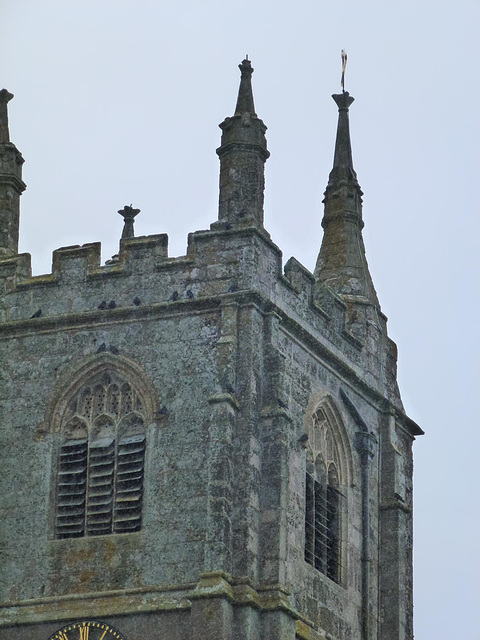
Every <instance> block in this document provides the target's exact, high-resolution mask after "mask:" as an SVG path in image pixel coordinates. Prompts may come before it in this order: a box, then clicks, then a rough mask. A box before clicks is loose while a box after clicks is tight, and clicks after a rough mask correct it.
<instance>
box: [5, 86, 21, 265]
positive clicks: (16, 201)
mask: <svg viewBox="0 0 480 640" xmlns="http://www.w3.org/2000/svg"><path fill="white" fill-rule="evenodd" d="M12 98H13V95H12V94H11V93H9V92H8V91H7V90H6V89H2V90H1V91H0V260H1V259H2V258H6V257H9V256H13V255H16V254H17V253H18V229H19V219H20V196H21V194H22V192H23V191H24V190H25V188H26V185H25V183H24V182H23V181H22V164H23V162H24V160H23V158H22V154H21V153H20V152H19V151H18V149H17V148H16V146H15V145H14V144H12V143H11V142H10V133H9V130H8V109H7V104H8V102H9V101H10V100H11V99H12Z"/></svg>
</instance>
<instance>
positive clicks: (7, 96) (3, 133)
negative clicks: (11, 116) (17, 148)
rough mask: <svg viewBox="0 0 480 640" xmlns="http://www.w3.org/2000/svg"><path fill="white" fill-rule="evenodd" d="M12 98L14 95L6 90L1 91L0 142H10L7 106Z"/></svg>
mask: <svg viewBox="0 0 480 640" xmlns="http://www.w3.org/2000/svg"><path fill="white" fill-rule="evenodd" d="M12 98H13V93H10V92H9V91H7V90H6V89H2V90H1V91H0V142H10V133H9V131H8V109H7V104H8V103H9V102H10V100H11V99H12Z"/></svg>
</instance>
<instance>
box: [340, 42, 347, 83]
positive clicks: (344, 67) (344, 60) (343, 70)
mask: <svg viewBox="0 0 480 640" xmlns="http://www.w3.org/2000/svg"><path fill="white" fill-rule="evenodd" d="M346 68H347V52H346V51H345V49H342V79H341V85H342V91H343V92H344V93H345V69H346Z"/></svg>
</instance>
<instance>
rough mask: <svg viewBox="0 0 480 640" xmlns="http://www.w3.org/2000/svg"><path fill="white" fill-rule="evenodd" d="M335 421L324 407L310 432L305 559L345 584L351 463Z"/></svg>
mask: <svg viewBox="0 0 480 640" xmlns="http://www.w3.org/2000/svg"><path fill="white" fill-rule="evenodd" d="M329 414H331V415H329ZM335 422H336V421H335V419H334V415H333V412H332V409H331V407H329V406H328V405H324V406H320V407H319V408H317V410H316V411H315V412H314V413H313V415H312V417H311V423H310V425H309V429H308V431H309V434H308V435H309V438H308V444H307V460H306V477H305V560H306V562H308V563H309V564H311V565H312V566H314V567H315V568H316V569H318V571H321V572H322V573H324V574H325V575H326V576H327V577H328V578H330V579H331V580H334V581H335V582H341V581H342V575H343V564H344V562H343V555H344V554H343V546H344V545H343V528H344V527H343V525H344V519H345V515H344V512H345V507H346V505H345V488H344V485H346V470H345V467H346V466H347V464H346V459H345V458H346V456H345V453H346V452H345V449H344V446H343V442H342V438H341V437H340V434H339V433H338V429H335V426H337V425H335Z"/></svg>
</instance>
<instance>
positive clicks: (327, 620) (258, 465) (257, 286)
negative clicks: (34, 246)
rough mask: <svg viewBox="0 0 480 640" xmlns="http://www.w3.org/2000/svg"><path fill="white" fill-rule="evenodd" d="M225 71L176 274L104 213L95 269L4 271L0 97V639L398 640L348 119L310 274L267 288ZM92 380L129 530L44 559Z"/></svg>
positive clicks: (379, 398)
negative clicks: (333, 534)
mask: <svg viewBox="0 0 480 640" xmlns="http://www.w3.org/2000/svg"><path fill="white" fill-rule="evenodd" d="M240 69H241V73H242V79H241V85H240V91H239V97H238V102H237V107H236V110H235V114H234V116H233V117H232V118H227V119H226V120H225V122H224V123H222V125H220V126H221V128H222V131H223V135H222V144H221V146H220V148H219V149H218V154H219V156H220V161H221V176H220V213H219V220H218V221H216V222H214V223H213V224H212V226H211V229H210V230H206V231H197V232H195V233H192V234H190V236H189V240H188V250H187V254H186V256H184V257H180V258H169V257H168V239H167V236H166V235H154V236H147V237H133V217H134V215H136V213H133V212H135V211H136V210H133V209H132V210H129V211H127V209H128V208H126V209H125V210H123V212H120V213H122V215H124V216H125V219H126V224H129V225H130V226H129V227H128V229H127V230H126V232H125V233H124V235H123V238H122V240H121V242H120V250H119V254H118V256H116V257H115V259H113V260H112V261H110V262H109V263H108V264H106V265H103V266H102V265H101V264H100V245H99V244H88V245H84V246H73V247H64V248H61V249H58V250H57V251H55V252H54V255H53V269H52V273H51V274H48V275H43V276H35V277H32V275H31V266H30V256H29V255H28V254H21V255H18V253H17V251H18V249H17V244H16V242H17V239H18V207H17V205H16V204H15V203H16V202H17V200H18V196H19V194H20V192H21V190H22V189H23V188H24V185H23V183H22V182H21V177H20V173H19V171H20V167H21V162H22V160H21V156H20V154H19V153H18V151H16V149H15V147H14V146H13V145H12V144H11V143H10V142H9V138H8V135H7V134H6V133H5V132H8V123H7V120H6V99H5V96H6V94H2V95H3V96H4V98H2V100H3V101H4V104H5V113H4V115H3V116H2V114H0V117H1V118H3V119H0V126H1V129H0V132H3V134H2V135H1V137H0V158H1V157H7V158H8V157H10V156H11V158H12V159H13V160H12V162H11V163H9V162H7V163H6V164H5V163H4V165H2V166H3V169H2V171H3V173H2V174H1V175H0V189H3V190H4V191H2V192H1V193H0V199H1V201H2V202H3V203H5V202H7V201H8V202H13V204H10V205H8V202H7V205H8V206H7V205H6V204H4V205H2V209H1V216H2V217H1V229H0V232H1V233H0V244H1V245H2V246H1V247H0V253H1V252H3V256H1V255H0V292H1V297H0V359H1V367H0V410H1V415H0V452H1V453H0V455H1V458H2V460H1V469H2V473H1V475H0V478H1V481H0V482H1V490H0V500H1V508H0V518H1V525H0V527H1V529H0V530H1V547H0V554H1V556H0V601H1V605H0V607H1V608H0V639H1V640H20V639H21V640H34V639H35V640H42V639H45V640H47V639H48V638H49V637H50V636H51V635H52V634H54V632H56V631H57V630H58V629H60V628H61V627H63V626H65V625H66V624H67V623H69V622H71V621H77V620H87V619H88V620H101V621H103V622H106V623H109V624H111V625H113V626H114V627H115V628H117V629H118V630H119V631H120V633H121V634H122V635H123V636H124V637H125V639H126V640H140V639H142V640H143V639H144V638H152V639H154V638H155V639H156V638H158V639H160V638H169V639H170V640H186V639H187V638H192V637H194V638H196V640H213V639H219V640H220V639H222V640H294V639H295V638H302V639H303V640H327V639H329V640H411V639H412V637H413V632H412V557H411V549H412V451H411V448H412V442H413V440H414V436H416V435H419V434H421V433H422V431H421V429H420V428H419V427H418V426H417V425H416V424H415V423H414V422H413V421H412V420H411V419H410V418H408V417H407V416H406V414H405V412H404V409H403V406H402V402H401V399H400V395H399V391H398V388H397V383H396V347H395V345H394V343H393V342H392V341H391V340H390V339H389V338H388V336H387V331H386V318H385V316H384V315H383V314H382V312H381V310H380V305H379V303H378V299H377V296H376V293H375V289H374V287H373V283H372V280H371V277H370V274H369V272H368V267H367V263H366V259H365V252H364V247H363V241H362V237H361V229H362V226H363V222H362V210H361V195H362V193H361V191H360V187H359V185H358V182H357V178H356V174H355V172H354V170H353V164H352V154H351V149H350V135H349V130H348V107H349V105H350V104H351V102H352V101H353V98H351V97H350V96H349V95H348V93H343V94H341V95H338V96H334V99H335V101H336V103H337V105H338V107H339V111H340V115H339V127H338V133H337V142H336V151H335V160H334V168H333V170H332V173H331V175H330V180H329V184H328V187H327V191H326V195H325V218H324V222H323V226H324V228H325V236H324V242H323V245H322V249H321V251H320V255H319V259H318V263H317V267H316V270H315V275H312V274H311V273H310V272H309V271H308V270H307V269H305V267H303V266H302V265H301V264H300V263H299V262H298V261H297V260H295V258H291V259H290V260H289V261H288V262H287V263H286V265H285V267H284V268H282V254H281V252H280V250H279V248H278V247H277V246H276V245H275V244H274V243H273V242H272V241H271V239H270V236H269V234H268V233H267V231H266V230H265V228H264V226H263V185H264V176H263V171H264V162H265V160H266V159H267V158H268V155H269V153H268V151H267V147H266V141H265V131H266V127H265V125H264V124H263V123H262V121H261V120H259V119H258V117H257V116H256V114H255V110H254V106H253V94H252V89H251V74H252V71H253V69H252V68H251V64H250V62H249V61H248V60H245V61H243V63H242V64H241V65H240ZM8 96H10V94H8ZM8 96H7V98H8V99H10V98H9V97H8ZM0 106H1V104H0ZM2 154H3V155H2ZM2 185H3V186H2ZM10 192H11V193H10ZM12 194H13V195H12ZM9 198H10V199H9ZM16 199H17V200H16ZM109 372H110V373H112V374H115V375H118V376H123V379H126V380H128V381H129V383H130V384H131V386H132V388H133V389H134V391H135V393H136V394H137V396H138V397H139V398H141V402H142V412H143V414H142V415H143V416H144V419H145V439H146V444H145V462H144V484H143V511H142V523H141V528H140V530H136V531H133V532H131V533H121V534H120V533H116V534H115V533H111V534H108V535H85V536H80V537H71V538H65V539H59V538H58V536H56V533H55V531H56V529H55V527H56V509H57V507H56V504H57V485H58V481H57V478H58V474H59V451H60V447H61V445H62V442H63V440H62V438H64V436H63V435H62V433H63V431H62V430H63V429H64V422H65V420H66V418H65V416H66V415H67V414H68V411H70V410H71V402H72V400H71V398H72V397H73V396H72V393H73V391H75V392H76V390H78V389H81V388H82V385H84V384H87V383H88V381H89V380H90V379H93V378H92V376H95V375H97V376H98V375H103V374H105V375H108V374H109ZM72 390H73V391H72ZM319 408H321V410H322V412H323V413H322V415H324V416H325V420H326V421H327V422H328V424H329V425H330V428H331V433H332V434H334V435H333V436H332V438H333V439H334V441H335V442H334V444H333V445H332V444H331V445H329V446H333V447H334V449H335V451H336V452H337V453H336V454H335V455H337V457H338V460H340V461H341V470H342V475H341V482H340V487H339V489H340V493H341V505H342V506H341V510H340V512H339V513H340V522H341V525H340V536H339V541H338V548H339V552H338V553H339V557H340V558H341V561H340V562H339V566H338V577H337V578H336V579H330V578H329V577H327V575H326V573H325V572H322V571H321V570H318V569H317V568H315V566H312V564H310V563H309V562H306V560H305V557H306V555H305V544H306V543H305V536H306V533H305V531H306V529H305V526H306V525H305V522H306V516H305V512H306V487H305V482H306V471H307V466H306V465H307V459H308V456H309V455H311V451H312V450H313V449H312V448H314V446H316V445H315V438H316V437H317V436H316V435H315V434H316V432H315V428H314V427H313V426H312V424H313V423H312V416H314V415H316V412H318V410H319ZM332 455H333V454H332ZM72 633H73V632H72ZM76 633H77V632H76ZM92 633H93V632H92ZM68 640H78V638H77V636H74V635H73V634H72V636H71V637H70V635H69V636H68ZM89 640H97V638H96V637H94V638H92V637H90V638H89Z"/></svg>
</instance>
